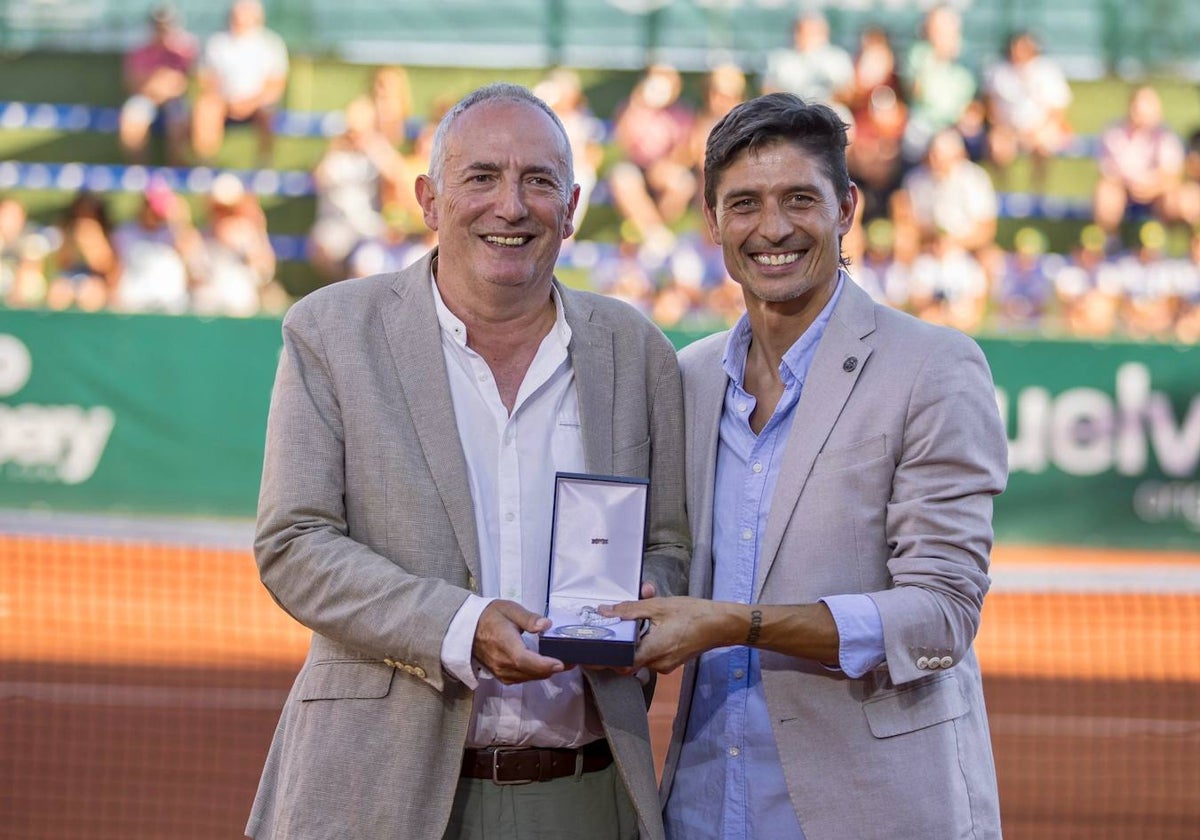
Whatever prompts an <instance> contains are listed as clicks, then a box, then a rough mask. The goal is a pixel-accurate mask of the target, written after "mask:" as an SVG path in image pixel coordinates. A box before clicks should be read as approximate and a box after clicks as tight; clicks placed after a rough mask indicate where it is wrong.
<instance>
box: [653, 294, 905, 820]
mask: <svg viewBox="0 0 1200 840" xmlns="http://www.w3.org/2000/svg"><path fill="white" fill-rule="evenodd" d="M845 282H847V278H846V275H845V274H843V275H842V279H841V280H840V281H839V282H838V287H837V289H836V290H835V291H834V294H833V297H832V298H831V299H830V301H829V303H828V304H827V305H826V306H825V308H824V309H823V310H821V314H820V315H818V316H817V319H816V320H815V321H814V322H813V324H812V325H811V326H810V327H809V328H808V329H807V330H806V331H805V333H804V334H803V335H802V336H800V338H799V339H798V340H797V341H796V343H795V344H794V345H792V347H791V348H789V349H788V351H787V352H786V353H785V354H784V356H783V362H782V363H781V364H780V367H779V373H780V375H781V377H782V379H783V383H784V391H783V396H782V397H780V399H779V403H778V405H776V406H775V412H774V414H772V415H771V418H770V419H769V420H767V423H766V425H765V426H763V428H762V431H761V432H759V433H758V434H757V435H756V434H755V433H754V432H753V430H752V429H751V428H750V415H751V414H753V413H754V407H755V399H754V397H752V396H751V395H750V394H748V393H746V391H745V390H744V388H743V387H742V386H743V382H744V379H745V373H746V353H747V351H748V349H749V347H750V324H749V321H748V320H747V318H746V316H744V315H743V316H742V319H741V320H740V321H739V322H738V323H737V325H736V326H735V327H734V328H733V331H732V332H731V333H730V336H729V343H728V344H727V346H726V349H725V358H724V362H723V364H724V368H725V373H726V375H727V376H728V377H729V384H728V386H727V387H726V390H725V404H724V409H723V411H722V414H721V427H720V440H719V443H718V446H717V468H716V487H715V495H714V500H713V599H714V600H717V601H737V602H740V603H743V604H748V603H750V602H751V601H752V600H753V597H754V581H755V578H756V576H757V573H758V563H759V552H760V550H761V549H760V546H761V539H762V535H763V533H764V532H765V530H766V524H767V514H768V513H769V512H770V509H771V497H772V495H773V494H774V491H775V483H776V481H777V479H778V478H779V471H780V468H781V464H782V461H783V453H784V450H785V448H786V446H787V440H788V434H789V433H790V432H791V428H792V421H793V420H794V418H795V415H796V411H795V409H796V404H797V402H799V400H800V393H801V391H802V390H803V388H804V380H805V377H806V376H807V375H808V369H809V367H810V366H811V365H812V360H813V357H814V356H815V355H816V352H817V346H818V345H819V344H820V342H821V337H822V336H823V335H824V334H825V327H826V325H827V324H828V323H829V318H830V315H831V314H832V312H833V308H834V305H835V304H836V303H837V301H838V298H839V297H840V296H841V293H842V284H843V283H845ZM849 282H853V281H849ZM800 433H801V434H802V433H803V431H801V432H800ZM822 600H824V602H825V603H826V605H827V606H828V607H829V608H830V610H831V611H832V612H833V617H834V620H835V621H836V623H837V626H838V633H839V635H840V650H839V654H840V656H839V661H838V665H839V666H840V668H841V669H842V670H843V671H845V672H846V674H847V675H849V676H852V677H858V676H862V675H863V674H865V673H866V672H867V671H869V670H870V669H872V668H874V667H875V666H876V665H878V664H879V663H880V662H882V661H883V659H884V647H883V625H882V622H881V620H880V617H879V610H878V609H877V608H876V606H875V604H874V602H873V601H871V599H870V598H869V597H867V596H866V595H859V594H854V595H838V596H832V597H829V598H824V599H822ZM813 760H814V761H816V760H821V757H819V756H814V759H813ZM664 816H665V819H666V824H667V835H668V836H669V837H671V838H674V840H695V839H696V838H720V840H734V839H735V838H736V839H737V840H750V838H757V840H768V839H769V840H784V839H785V838H800V840H803V838H804V832H803V831H802V830H801V829H800V825H799V823H798V821H797V818H796V811H795V809H794V808H793V806H792V802H791V799H790V798H789V796H788V791H787V784H786V782H785V781H784V778H783V769H782V767H781V765H780V760H779V752H778V750H777V749H776V746H775V737H774V735H773V734H772V732H771V721H770V715H769V714H768V712H767V700H766V695H765V694H764V692H763V687H762V672H761V670H760V667H759V657H758V651H756V650H755V649H753V648H749V647H744V646H741V645H739V646H736V647H727V648H718V649H716V650H711V651H708V652H707V653H705V654H703V655H702V656H701V657H700V664H699V671H698V673H697V675H696V687H695V690H694V692H693V694H692V705H691V711H690V714H689V717H688V725H687V732H686V735H685V737H684V743H683V749H682V751H681V753H680V756H679V765H678V768H677V770H676V775H675V781H674V784H673V786H672V789H671V796H670V799H669V800H668V802H667V807H666V811H665V813H664Z"/></svg>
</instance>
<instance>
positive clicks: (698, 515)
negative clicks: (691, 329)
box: [687, 332, 729, 598]
mask: <svg viewBox="0 0 1200 840" xmlns="http://www.w3.org/2000/svg"><path fill="white" fill-rule="evenodd" d="M721 335H722V338H721V339H713V340H712V344H711V345H710V346H709V347H707V348H705V349H706V351H707V352H706V356H705V358H703V359H697V360H696V363H695V364H694V365H693V366H692V367H691V370H692V371H693V373H692V375H691V376H689V382H690V381H695V383H696V384H695V386H694V390H693V391H692V393H693V394H694V397H693V400H694V401H693V402H692V403H691V404H689V405H688V411H689V412H690V413H689V415H688V418H687V419H688V420H689V421H690V422H689V424H688V425H689V427H690V430H689V434H688V440H687V446H688V451H689V453H692V452H694V453H695V454H694V455H691V456H690V457H689V458H688V462H689V463H688V467H689V468H690V469H691V470H693V471H694V473H693V476H691V478H690V481H689V485H690V487H691V488H694V490H693V491H692V492H690V493H689V494H688V495H689V501H690V502H691V506H690V509H689V511H688V515H689V516H691V517H694V521H693V526H692V544H693V546H695V547H697V548H699V547H701V546H703V547H704V549H703V550H701V551H694V552H693V554H692V566H691V571H690V573H689V575H688V580H689V586H688V594H690V595H694V596H696V597H701V598H711V597H712V574H713V556H712V529H713V499H714V496H715V494H716V480H717V446H718V443H719V437H720V432H721V411H722V409H723V408H724V405H725V390H726V388H727V387H728V385H729V378H728V377H727V376H726V375H725V369H724V368H723V367H722V366H721V359H722V358H723V356H724V352H725V345H726V342H727V341H728V337H729V333H728V332H724V333H722V334H721Z"/></svg>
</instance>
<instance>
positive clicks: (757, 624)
mask: <svg viewBox="0 0 1200 840" xmlns="http://www.w3.org/2000/svg"><path fill="white" fill-rule="evenodd" d="M761 632H762V610H750V632H748V633H747V634H746V644H747V646H753V645H756V644H758V634H759V633H761Z"/></svg>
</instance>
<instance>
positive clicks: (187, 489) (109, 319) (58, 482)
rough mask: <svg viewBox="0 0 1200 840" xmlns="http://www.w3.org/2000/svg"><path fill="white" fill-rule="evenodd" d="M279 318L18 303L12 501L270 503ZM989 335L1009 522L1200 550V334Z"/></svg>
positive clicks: (44, 506)
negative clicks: (1189, 339)
mask: <svg viewBox="0 0 1200 840" xmlns="http://www.w3.org/2000/svg"><path fill="white" fill-rule="evenodd" d="M279 326H280V325H279V321H278V320H276V319H272V318H256V319H248V320H237V319H201V318H193V317H188V316H153V315H137V316H120V315H112V314H83V313H72V312H65V313H48V312H21V311H0V507H3V508H9V509H19V510H51V511H74V512H87V513H120V514H152V515H169V516H233V517H244V516H251V515H253V513H254V506H255V499H256V496H257V491H258V481H259V472H260V469H261V460H262V447H263V437H264V433H265V427H266V415H267V406H268V401H269V397H270V389H271V383H272V381H273V379H274V374H275V366H276V361H277V359H278V357H279V349H280V345H281V338H280V329H279ZM697 337H698V335H696V334H694V333H693V334H686V333H673V334H672V335H671V338H672V340H673V341H674V342H675V343H676V345H677V346H682V345H684V344H686V343H688V342H689V341H691V340H693V339H695V338H697ZM980 344H981V346H982V347H983V349H984V352H985V353H986V355H987V356H988V359H989V361H990V362H991V365H992V370H993V374H994V376H995V379H996V389H997V401H998V404H999V405H1000V408H1001V411H1002V413H1003V415H1004V417H1005V422H1006V424H1007V426H1008V436H1009V454H1010V467H1011V478H1010V480H1009V486H1008V490H1007V492H1006V493H1005V494H1004V495H1003V496H1001V497H1000V498H999V499H998V500H997V503H996V533H997V538H998V539H999V540H1003V541H1009V542H1022V543H1059V544H1075V545H1096V546H1124V547H1145V548H1171V549H1180V550H1191V551H1200V470H1198V464H1200V375H1198V374H1200V347H1178V346H1171V345H1158V344H1134V343H1120V342H1112V343H1089V342H1077V341H1053V340H1033V341H1016V340H1004V339H998V338H984V339H981V340H980Z"/></svg>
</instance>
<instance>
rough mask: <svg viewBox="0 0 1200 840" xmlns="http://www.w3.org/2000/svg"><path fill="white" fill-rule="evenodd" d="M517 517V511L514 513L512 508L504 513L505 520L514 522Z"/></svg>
mask: <svg viewBox="0 0 1200 840" xmlns="http://www.w3.org/2000/svg"><path fill="white" fill-rule="evenodd" d="M516 518H517V515H516V514H515V513H513V512H512V511H511V510H510V511H509V512H508V513H506V514H504V521H505V522H512V521H513V520H514V519H516Z"/></svg>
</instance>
